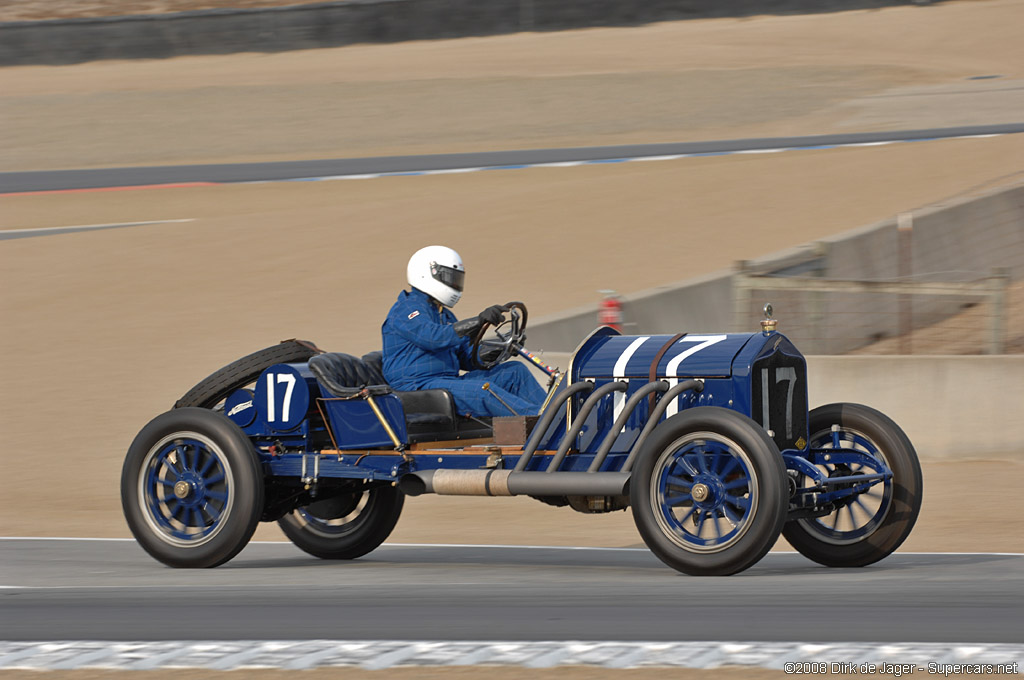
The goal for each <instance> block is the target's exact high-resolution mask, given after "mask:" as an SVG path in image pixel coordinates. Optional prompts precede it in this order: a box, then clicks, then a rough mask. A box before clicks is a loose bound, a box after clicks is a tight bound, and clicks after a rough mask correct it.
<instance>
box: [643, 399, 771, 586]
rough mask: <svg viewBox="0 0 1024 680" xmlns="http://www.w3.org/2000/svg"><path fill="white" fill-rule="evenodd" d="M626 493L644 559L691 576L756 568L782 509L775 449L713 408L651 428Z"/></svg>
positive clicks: (760, 433)
mask: <svg viewBox="0 0 1024 680" xmlns="http://www.w3.org/2000/svg"><path fill="white" fill-rule="evenodd" d="M629 489H630V505H631V507H632V509H633V518H634V520H635V521H636V525H637V529H638V530H639V531H640V535H641V536H642V537H643V539H644V542H645V543H646V544H647V546H648V547H649V548H650V549H651V552H653V553H654V554H655V555H656V556H657V557H658V558H659V559H660V560H662V561H663V562H665V563H666V564H668V565H669V566H671V567H673V568H674V569H677V570H679V571H681V572H683V573H686V574H692V575H704V576H724V575H728V574H735V573H737V572H740V571H743V570H744V569H747V568H748V567H750V566H752V565H754V564H755V563H757V561H758V560H760V559H761V558H762V557H764V555H765V553H767V552H768V550H770V549H771V547H772V545H774V543H775V541H776V540H777V539H778V537H779V533H780V532H781V530H782V525H783V524H784V523H785V521H786V511H787V509H788V494H787V482H786V471H785V466H784V465H783V462H782V456H781V454H780V453H779V449H778V447H776V445H775V442H773V441H772V440H771V438H770V437H768V435H767V433H766V432H765V431H764V429H763V428H762V427H760V426H759V425H758V424H757V423H755V422H754V421H753V420H751V419H750V418H748V417H747V416H745V415H743V414H740V413H737V412H736V411H732V410H729V409H724V408H717V407H697V408H691V409H687V410H685V411H683V412H681V413H679V414H677V415H675V416H672V417H671V418H669V419H667V420H665V421H664V422H663V423H661V424H659V425H658V426H657V427H656V428H655V429H654V431H653V432H652V433H651V436H650V437H649V438H648V440H647V441H646V442H645V444H644V447H643V449H642V450H641V451H640V453H639V456H638V458H637V465H636V468H635V469H634V470H633V472H632V475H631V477H630V484H629Z"/></svg>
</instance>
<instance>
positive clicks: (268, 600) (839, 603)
mask: <svg viewBox="0 0 1024 680" xmlns="http://www.w3.org/2000/svg"><path fill="white" fill-rule="evenodd" d="M0 565H2V567H0V612H3V616H2V617H0V639H6V640H9V641H18V640H34V641H46V640H71V639H91V640H237V639H257V640H258V639H325V638H333V639H347V640H379V639H391V640H452V641H459V640H464V641H474V640H499V639H500V640H513V641H514V640H552V641H557V640H584V641H586V640H609V639H611V640H622V641H630V640H644V641H678V640H693V641H700V640H709V641H710V640H762V641H804V642H835V641H844V642H878V641H901V642H958V643H971V642H979V643H980V642H985V643H1019V642H1020V621H1021V620H1022V615H1024V555H1019V554H923V553H908V554H903V555H901V554H897V555H894V556H890V557H889V558H888V559H886V560H884V561H882V562H881V563H879V564H876V565H874V566H871V567H868V568H864V569H848V570H843V569H827V568H824V567H819V566H817V565H815V564H813V563H811V562H810V561H808V560H806V559H805V558H803V557H802V556H800V555H797V554H793V553H771V554H769V555H768V556H767V557H766V558H765V559H764V560H762V561H761V562H760V563H759V564H758V565H756V566H755V567H753V568H751V569H750V570H748V571H746V572H744V573H743V574H740V575H737V576H732V577H728V578H695V577H687V576H683V575H680V574H678V573H676V572H674V571H672V570H670V569H669V568H667V567H665V566H663V565H662V564H661V563H660V562H659V561H658V560H657V559H656V558H654V557H653V556H652V555H651V554H650V553H648V552H647V551H646V550H640V549H604V548H587V549H566V548H542V547H517V546H507V547H502V546H488V547H483V546H424V545H402V544H395V545H385V546H383V547H382V548H380V549H378V550H377V551H376V552H374V553H372V554H371V555H369V556H367V557H366V558H363V559H360V560H356V561H353V562H347V563H345V562H338V563H330V562H324V561H320V560H317V559H314V558H312V557H308V556H306V555H305V554H304V553H301V552H299V551H298V550H297V549H296V548H294V547H293V546H291V545H290V544H287V543H277V544H273V543H254V544H251V545H250V546H249V547H248V548H246V550H245V551H243V552H242V553H241V555H240V556H239V557H237V558H235V559H234V560H233V561H232V562H230V563H228V564H227V565H225V566H223V567H220V568H218V569H213V570H173V569H169V568H166V567H164V566H162V565H161V564H159V563H157V562H155V561H154V560H153V559H151V558H150V557H149V556H148V555H146V554H145V553H144V552H143V551H142V549H141V548H140V547H139V546H138V545H136V544H135V543H134V542H133V541H124V540H121V541H89V540H19V539H6V540H2V541H0ZM97 622H102V625H98V624H97Z"/></svg>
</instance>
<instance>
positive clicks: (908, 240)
mask: <svg viewBox="0 0 1024 680" xmlns="http://www.w3.org/2000/svg"><path fill="white" fill-rule="evenodd" d="M896 238H897V250H898V251H899V254H898V258H897V259H898V262H897V265H896V278H897V279H898V280H900V281H901V282H909V281H910V277H911V275H912V274H913V270H914V264H913V250H912V246H913V242H914V213H900V214H899V216H898V217H897V218H896ZM896 300H897V302H896V305H897V309H898V310H899V311H898V316H897V322H896V323H897V331H896V334H897V336H898V338H899V340H898V341H897V342H898V344H899V350H898V351H899V353H900V354H904V355H906V354H911V353H912V352H913V349H911V334H912V333H913V332H914V311H913V297H912V296H910V295H899V296H897V298H896Z"/></svg>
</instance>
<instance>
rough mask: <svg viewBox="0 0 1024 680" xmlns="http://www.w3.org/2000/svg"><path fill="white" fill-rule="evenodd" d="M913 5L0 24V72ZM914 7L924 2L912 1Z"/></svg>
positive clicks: (360, 4) (323, 10)
mask: <svg viewBox="0 0 1024 680" xmlns="http://www.w3.org/2000/svg"><path fill="white" fill-rule="evenodd" d="M911 2H914V0H730V1H729V2H722V0H644V1H643V2H637V1H636V0H346V1H345V2H323V3H315V4H305V5H297V6H290V7H280V8H271V9H258V10H235V9H233V10H208V11H197V12H180V13H174V14H160V15H138V16H122V17H104V18H96V19H91V18H90V19H70V20H55V21H33V22H28V21H24V22H6V23H0V66H7V65H15V64H72V63H78V62H83V61H92V60H96V59H159V58H166V57H172V56H179V55H185V54H228V53H233V52H280V51H285V50H301V49H315V48H321V47H339V46H342V45H351V44H354V43H382V42H399V41H404V40H433V39H439V38H459V37H464V36H481V35H495V34H501V33H516V32H520V31H559V30H566V29H572V28H584V27H590V26H632V25H638V24H644V23H649V22H654V21H669V20H675V19H692V18H702V17H721V16H752V15H758V14H804V13H814V12H831V11H840V10H852V9H872V8H879V7H886V6H891V5H908V4H911ZM914 4H928V0H916V2H914Z"/></svg>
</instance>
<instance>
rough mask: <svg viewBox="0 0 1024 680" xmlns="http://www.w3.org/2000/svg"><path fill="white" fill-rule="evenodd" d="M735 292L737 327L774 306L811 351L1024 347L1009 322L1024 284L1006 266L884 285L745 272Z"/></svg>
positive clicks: (786, 328)
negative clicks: (1014, 280)
mask: <svg viewBox="0 0 1024 680" xmlns="http://www.w3.org/2000/svg"><path fill="white" fill-rule="evenodd" d="M733 290H734V295H735V309H736V321H735V325H736V327H737V328H749V327H751V325H752V324H751V322H750V319H753V318H756V316H757V315H758V314H759V313H760V311H761V309H762V304H763V303H764V302H765V301H770V302H771V303H772V305H773V307H774V311H775V317H776V318H777V319H778V320H779V330H780V331H782V332H784V333H785V334H786V335H787V336H788V337H789V338H790V339H792V340H793V341H794V342H795V343H796V345H797V346H798V347H800V348H801V350H802V351H803V352H804V353H806V354H847V353H867V354H1003V353H1005V352H1007V351H1021V346H1022V345H1024V343H1021V342H1020V341H1019V339H1020V337H1021V336H1022V335H1024V328H1021V329H1018V328H1017V327H1016V325H1014V326H1012V327H1011V324H1010V320H1011V318H1012V317H1013V315H1012V314H1011V310H1012V309H1013V307H1014V306H1015V304H1014V303H1016V304H1018V305H1019V304H1020V303H1021V302H1024V286H1022V285H1017V286H1011V285H1010V277H1009V275H1008V273H1007V271H1006V270H1005V269H1001V268H1000V269H996V270H993V271H992V272H990V273H989V274H988V275H987V276H985V275H978V274H976V273H973V272H946V273H942V274H931V275H919V276H913V277H907V278H902V279H882V280H857V279H831V278H822V277H815V276H792V277H787V276H773V275H764V274H757V273H750V272H746V271H740V272H737V274H736V275H735V277H734V279H733ZM1016 318H1020V315H1019V314H1018V315H1016Z"/></svg>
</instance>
